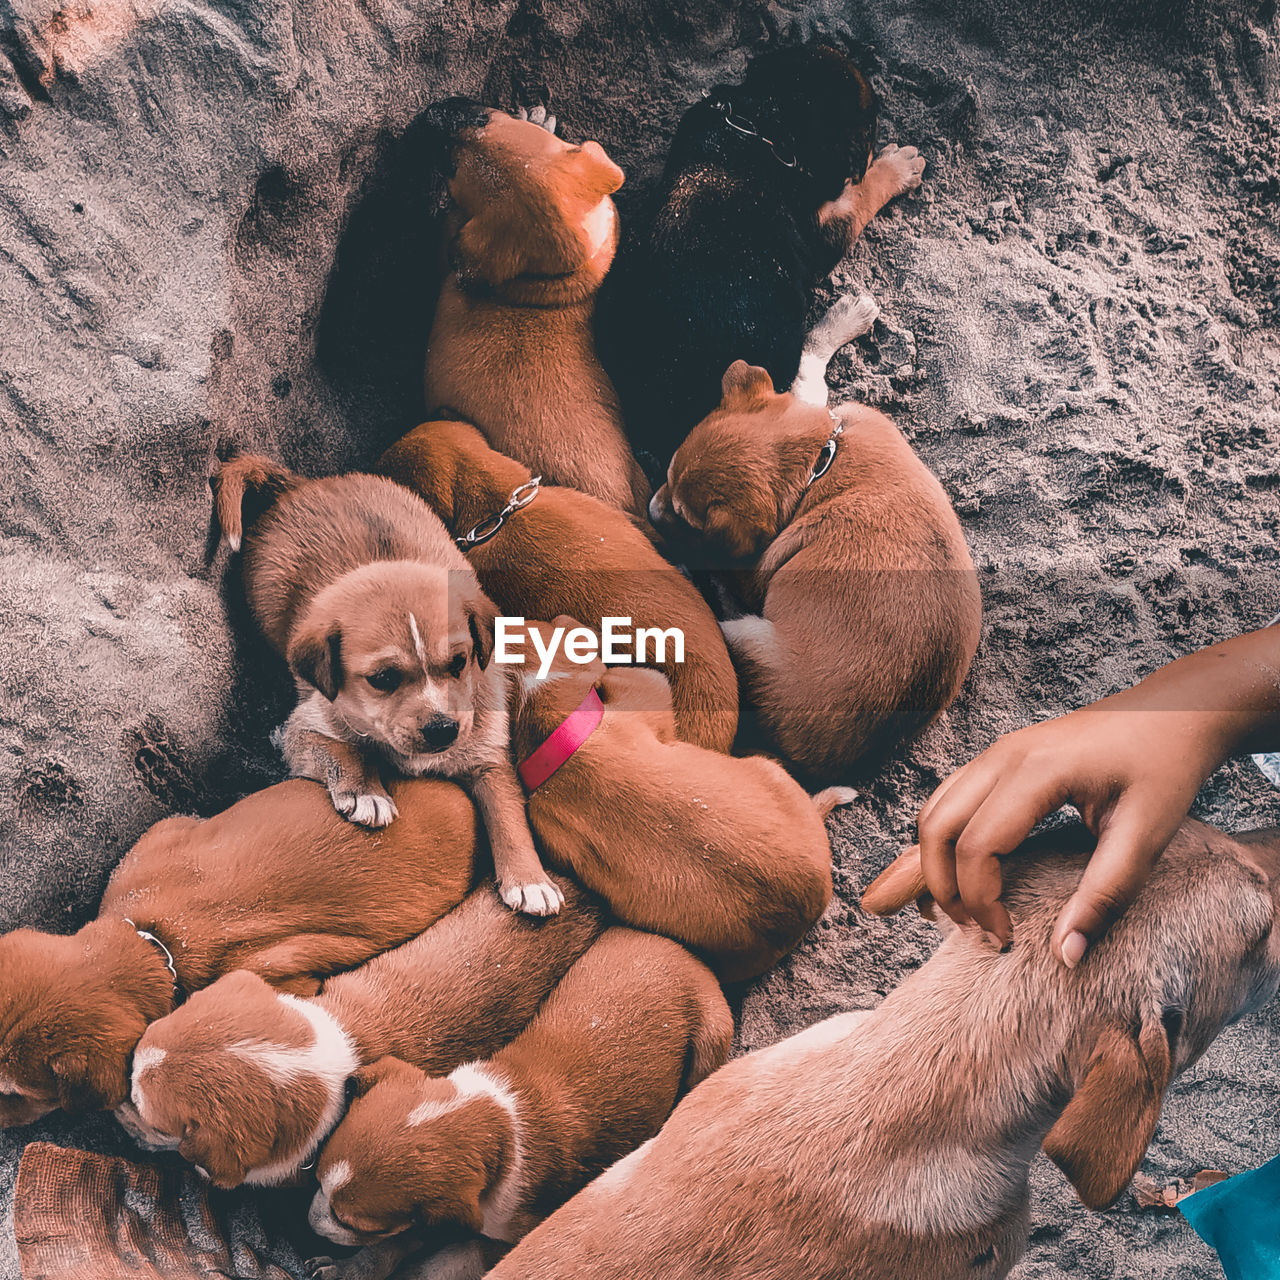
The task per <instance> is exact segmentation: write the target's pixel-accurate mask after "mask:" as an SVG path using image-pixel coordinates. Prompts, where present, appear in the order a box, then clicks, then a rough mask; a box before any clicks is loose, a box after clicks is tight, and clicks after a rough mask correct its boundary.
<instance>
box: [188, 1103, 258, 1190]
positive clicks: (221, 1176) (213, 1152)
mask: <svg viewBox="0 0 1280 1280" xmlns="http://www.w3.org/2000/svg"><path fill="white" fill-rule="evenodd" d="M178 1154H179V1155H180V1156H181V1157H182V1158H183V1159H184V1160H186V1161H187V1163H188V1164H194V1165H197V1166H198V1167H199V1168H201V1169H203V1170H204V1172H205V1173H206V1174H208V1176H209V1181H210V1182H212V1183H213V1185H214V1186H215V1187H219V1188H221V1189H222V1190H225V1191H230V1190H231V1188H232V1187H238V1186H240V1185H241V1184H242V1183H243V1182H244V1180H245V1177H246V1176H247V1175H248V1173H249V1169H250V1167H251V1166H250V1165H248V1164H246V1163H245V1156H244V1154H243V1153H242V1152H240V1151H238V1150H237V1149H236V1144H235V1143H233V1142H229V1141H225V1140H223V1141H219V1140H218V1135H217V1134H215V1135H213V1138H212V1140H211V1139H210V1136H209V1135H208V1134H207V1133H206V1132H205V1131H204V1129H203V1128H202V1127H201V1125H200V1122H199V1121H198V1120H188V1121H187V1123H186V1124H185V1125H183V1128H182V1141H181V1142H179V1143H178Z"/></svg>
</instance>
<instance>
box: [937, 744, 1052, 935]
mask: <svg viewBox="0 0 1280 1280" xmlns="http://www.w3.org/2000/svg"><path fill="white" fill-rule="evenodd" d="M1066 800H1067V795H1066V792H1065V790H1064V788H1063V787H1062V786H1061V785H1060V784H1058V783H1056V782H1054V781H1052V780H1050V781H1047V782H1046V780H1045V774H1044V772H1043V770H1039V769H1035V770H1029V769H1027V768H1022V769H1019V770H1016V771H1015V772H1014V773H1013V775H1012V776H1011V777H1008V778H1001V779H1000V780H999V781H998V782H997V783H996V785H995V786H994V787H993V788H992V789H991V791H990V792H989V793H988V794H987V797H986V799H985V800H983V802H982V804H981V805H980V806H979V807H978V809H977V811H976V812H975V813H974V814H973V816H972V817H971V818H970V819H969V822H968V823H967V825H966V826H965V829H964V831H963V832H962V833H961V835H960V838H959V839H958V840H957V841H956V880H957V883H958V885H959V890H960V901H961V903H962V904H963V906H964V909H965V910H966V911H967V912H968V913H969V914H970V916H972V917H973V919H974V920H975V921H976V922H977V923H978V924H979V925H981V926H982V928H984V929H985V930H986V931H987V932H988V933H992V934H995V936H996V937H997V938H998V939H999V942H1000V945H1001V946H1005V945H1007V944H1008V943H1009V942H1011V941H1012V940H1013V928H1012V925H1011V923H1010V920H1009V913H1008V911H1007V910H1006V909H1005V906H1004V904H1003V903H1002V902H1001V901H1000V895H1001V892H1002V890H1003V888H1004V882H1003V877H1002V873H1001V867H1000V859H1001V858H1003V857H1006V856H1007V855H1008V854H1011V853H1012V852H1013V851H1014V850H1015V849H1016V848H1018V846H1019V845H1021V844H1022V842H1023V841H1024V840H1025V839H1026V838H1027V837H1028V836H1029V835H1030V834H1031V829H1032V828H1033V827H1034V826H1035V825H1036V823H1037V822H1039V821H1040V820H1041V819H1043V818H1045V817H1047V816H1048V815H1049V814H1051V813H1053V812H1055V811H1056V810H1058V809H1060V808H1061V807H1062V806H1063V804H1065V803H1066Z"/></svg>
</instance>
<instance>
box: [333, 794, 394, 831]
mask: <svg viewBox="0 0 1280 1280" xmlns="http://www.w3.org/2000/svg"><path fill="white" fill-rule="evenodd" d="M330 794H331V795H332V796H333V807H334V808H335V809H336V810H337V811H338V812H339V813H340V814H342V816H343V817H344V818H346V819H348V821H350V822H354V823H355V824H356V825H357V826H360V827H388V826H390V825H391V824H392V823H393V822H394V821H395V820H396V818H397V817H398V816H399V810H398V809H397V808H396V806H395V804H394V803H393V802H392V799H391V797H390V796H386V795H373V794H370V793H357V792H354V791H334V792H331V793H330Z"/></svg>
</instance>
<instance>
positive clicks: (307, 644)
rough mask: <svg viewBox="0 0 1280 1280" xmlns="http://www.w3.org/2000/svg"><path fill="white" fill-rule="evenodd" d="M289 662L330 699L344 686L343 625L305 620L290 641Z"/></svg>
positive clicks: (298, 672)
mask: <svg viewBox="0 0 1280 1280" xmlns="http://www.w3.org/2000/svg"><path fill="white" fill-rule="evenodd" d="M288 660H289V666H290V667H291V668H292V669H293V670H294V671H295V672H296V673H297V674H298V675H299V676H301V677H302V679H304V680H305V681H306V682H307V683H308V684H310V685H314V686H315V687H316V688H317V689H319V690H320V692H321V693H322V694H324V696H325V697H326V698H328V699H329V701H330V702H332V701H333V700H334V698H336V697H337V696H338V690H339V689H340V688H342V628H341V627H339V626H338V624H337V623H336V622H330V623H327V624H324V625H321V624H319V623H310V622H309V620H304V622H303V623H302V625H301V626H300V627H299V629H298V631H297V633H296V634H295V635H294V637H293V639H292V640H291V641H290V643H289V653H288Z"/></svg>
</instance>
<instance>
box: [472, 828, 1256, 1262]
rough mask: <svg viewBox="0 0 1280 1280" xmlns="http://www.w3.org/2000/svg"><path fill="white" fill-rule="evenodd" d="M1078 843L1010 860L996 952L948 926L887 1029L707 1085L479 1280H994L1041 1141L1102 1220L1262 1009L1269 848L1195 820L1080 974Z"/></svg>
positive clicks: (829, 1041)
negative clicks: (1059, 923) (1189, 1083)
mask: <svg viewBox="0 0 1280 1280" xmlns="http://www.w3.org/2000/svg"><path fill="white" fill-rule="evenodd" d="M1089 843H1090V842H1089V841H1088V838H1087V836H1086V835H1085V834H1084V833H1083V832H1082V831H1081V829H1079V828H1075V829H1067V830H1063V829H1057V830H1054V831H1050V832H1047V833H1045V835H1043V836H1042V837H1040V838H1037V839H1035V840H1032V841H1030V842H1028V844H1027V845H1025V846H1024V847H1023V850H1022V851H1021V854H1020V856H1018V857H1015V858H1013V859H1010V860H1006V863H1005V868H1004V870H1005V876H1006V880H1005V883H1006V887H1007V902H1008V905H1009V908H1010V911H1011V914H1012V915H1013V918H1014V925H1015V930H1014V931H1015V937H1016V941H1015V943H1014V945H1013V948H1012V950H1011V951H1009V952H1008V953H1007V954H1004V955H1001V954H999V953H997V952H996V950H995V949H994V948H992V947H991V946H990V945H989V944H988V943H987V941H986V940H985V939H984V937H983V936H982V934H981V932H980V931H979V930H978V929H976V928H972V927H971V928H967V929H964V930H957V929H955V927H954V926H951V925H950V922H949V921H944V927H946V929H947V932H948V933H949V937H948V938H947V940H946V941H945V942H944V944H943V945H942V947H941V948H940V949H939V950H938V951H937V953H936V954H935V955H934V957H933V958H932V959H931V960H930V961H929V962H928V963H927V964H926V965H924V966H923V968H921V969H919V970H918V971H917V972H916V973H914V974H913V975H912V976H911V977H910V978H908V979H907V981H906V982H904V983H903V984H902V985H901V986H900V987H898V988H897V989H896V990H895V991H893V992H892V993H891V994H890V995H889V997H888V998H887V999H886V1000H885V1001H884V1003H883V1004H881V1005H880V1007H879V1008H878V1009H876V1010H874V1011H872V1012H869V1013H853V1014H843V1015H841V1016H838V1017H835V1018H831V1019H828V1020H827V1021H826V1022H822V1023H819V1024H818V1025H817V1026H815V1027H811V1028H810V1029H809V1030H808V1031H804V1032H802V1033H801V1034H799V1035H797V1036H792V1037H791V1038H790V1039H788V1040H784V1041H782V1042H781V1043H780V1044H777V1045H774V1046H773V1047H772V1048H770V1049H765V1050H763V1051H761V1052H759V1053H753V1054H749V1055H748V1056H746V1057H744V1058H740V1059H738V1060H737V1061H736V1062H733V1063H731V1064H730V1065H729V1066H727V1067H725V1068H724V1069H723V1070H722V1071H718V1072H716V1074H715V1075H714V1076H712V1077H711V1079H710V1080H708V1081H706V1082H705V1083H704V1084H702V1085H700V1086H699V1087H698V1088H697V1089H695V1090H694V1091H693V1093H691V1094H690V1095H689V1097H688V1098H686V1099H685V1101H684V1102H683V1103H681V1105H680V1106H679V1107H678V1108H677V1109H676V1112H675V1114H674V1115H673V1116H672V1117H671V1119H670V1120H669V1121H668V1122H667V1124H666V1125H665V1127H664V1128H663V1130H662V1132H661V1133H660V1134H659V1135H658V1136H657V1138H655V1139H654V1140H653V1141H652V1142H651V1143H649V1144H648V1145H647V1146H645V1147H642V1148H641V1149H640V1150H639V1151H638V1152H636V1153H634V1154H633V1155H631V1156H628V1157H627V1158H626V1159H625V1160H623V1161H621V1162H620V1163H618V1164H617V1165H615V1166H614V1167H613V1168H612V1169H610V1170H609V1171H608V1172H607V1173H606V1174H604V1176H603V1177H601V1178H598V1179H597V1180H596V1181H595V1182H594V1183H593V1184H592V1185H591V1186H589V1187H588V1188H587V1189H586V1190H585V1191H583V1192H581V1193H580V1194H579V1195H578V1196H576V1197H575V1198H574V1199H573V1200H571V1201H570V1202H569V1203H568V1204H567V1205H565V1206H564V1208H563V1209H561V1210H560V1211H559V1212H558V1213H556V1214H554V1215H553V1216H552V1217H551V1218H549V1219H548V1220H547V1221H546V1222H545V1223H544V1224H543V1225H542V1226H540V1227H538V1228H537V1229H536V1230H535V1231H534V1232H533V1233H532V1234H531V1235H529V1236H528V1237H527V1238H526V1239H525V1240H524V1241H523V1242H522V1243H521V1244H520V1245H518V1246H517V1247H516V1248H515V1250H513V1251H512V1253H511V1254H509V1255H508V1257H507V1258H506V1260H505V1261H503V1262H502V1263H500V1264H499V1266H498V1267H497V1268H496V1269H495V1270H494V1271H493V1272H492V1273H491V1274H492V1277H493V1280H516V1278H517V1277H519V1280H551V1278H552V1277H555V1278H556V1280H559V1278H560V1277H566V1276H572V1277H573V1278H574V1280H636V1277H639V1276H645V1277H648V1276H661V1277H662V1278H663V1280H695V1278H697V1280H701V1278H702V1277H708V1276H715V1277H716V1280H748V1278H749V1280H796V1277H797V1276H803V1277H804V1278H805V1280H844V1277H847V1276H858V1277H860V1278H861V1280H901V1278H902V1277H908V1276H910V1277H916V1276H928V1277H930V1278H931V1280H974V1278H977V1280H1000V1278H1001V1277H1003V1276H1006V1275H1008V1273H1009V1271H1010V1269H1011V1268H1012V1267H1013V1265H1014V1264H1015V1263H1016V1262H1017V1260H1018V1258H1019V1256H1020V1255H1021V1253H1022V1250H1023V1248H1024V1247H1025V1244H1026V1239H1027V1231H1028V1217H1029V1213H1028V1201H1029V1191H1028V1173H1029V1170H1030V1166H1031V1163H1032V1161H1033V1160H1034V1159H1035V1156H1036V1152H1037V1151H1038V1150H1039V1148H1040V1145H1041V1142H1042V1141H1043V1143H1044V1147H1045V1150H1046V1151H1047V1152H1048V1154H1049V1155H1050V1156H1052V1158H1053V1159H1054V1160H1055V1161H1057V1163H1058V1164H1059V1165H1060V1166H1061V1167H1062V1169H1063V1170H1064V1172H1065V1173H1066V1174H1067V1176H1068V1178H1070V1180H1071V1182H1072V1183H1073V1185H1074V1186H1075V1188H1076V1190H1077V1191H1078V1192H1079V1193H1080V1197H1081V1199H1082V1200H1083V1201H1084V1202H1085V1203H1086V1204H1087V1205H1089V1206H1090V1207H1093V1208H1100V1207H1103V1206H1105V1205H1107V1204H1109V1203H1110V1202H1111V1201H1112V1200H1114V1199H1115V1197H1116V1196H1118V1195H1119V1194H1120V1192H1121V1191H1123V1189H1124V1187H1125V1186H1126V1184H1127V1183H1128V1181H1129V1179H1130V1178H1131V1177H1132V1175H1133V1172H1134V1170H1135V1169H1136V1168H1137V1166H1138V1164H1139V1163H1140V1162H1141V1160H1142V1157H1143V1153H1144V1152H1145V1151H1146V1148H1147V1144H1148V1143H1149V1142H1150V1140H1151V1137H1152V1135H1153V1133H1154V1132H1155V1128H1156V1123H1157V1121H1158V1119H1159V1116H1160V1107H1161V1102H1162V1099H1163V1096H1164V1093H1165V1090H1166V1089H1167V1088H1168V1086H1169V1084H1170V1083H1171V1081H1172V1080H1173V1079H1174V1077H1176V1076H1177V1075H1178V1073H1179V1072H1181V1071H1183V1070H1185V1069H1186V1068H1187V1067H1188V1066H1190V1065H1191V1063H1193V1062H1195V1061H1196V1059H1197V1058H1198V1057H1199V1056H1200V1055H1201V1054H1202V1053H1203V1052H1204V1051H1205V1049H1206V1048H1207V1047H1208V1045H1209V1044H1210V1043H1211V1042H1212V1040H1213V1039H1214V1037H1215V1036H1216V1035H1217V1034H1218V1033H1219V1032H1220V1031H1221V1030H1222V1029H1223V1027H1224V1026H1225V1025H1227V1024H1228V1023H1229V1022H1231V1021H1234V1020H1235V1019H1236V1018H1238V1017H1240V1016H1242V1015H1243V1014H1245V1013H1247V1012H1249V1011H1250V1010H1252V1009H1256V1008H1258V1007H1259V1006H1260V1005H1262V1004H1263V1003H1264V1002H1265V1001H1267V1000H1269V999H1270V998H1271V997H1272V996H1273V995H1274V994H1275V991H1276V987H1277V984H1278V983H1280V929H1277V928H1276V920H1277V913H1278V911H1280V831H1270V832H1266V833H1259V834H1258V835H1257V836H1245V837H1241V838H1240V839H1233V838H1232V837H1230V836H1226V835H1223V834H1222V833H1221V832H1219V831H1214V830H1212V829H1211V828H1208V827H1205V826H1202V825H1201V824H1199V823H1196V822H1187V823H1185V824H1184V825H1183V827H1182V829H1181V832H1180V833H1179V835H1178V836H1177V837H1176V838H1175V840H1174V842H1173V844H1171V845H1170V846H1169V849H1168V851H1167V852H1166V853H1165V854H1164V856H1163V857H1162V858H1161V860H1160V862H1159V863H1158V864H1157V865H1156V869H1155V871H1154V872H1153V873H1152V876H1151V879H1150V880H1149V881H1148V882H1147V884H1146V886H1145V887H1144V888H1143V890H1142V891H1141V893H1140V894H1139V896H1138V898H1137V900H1136V902H1135V903H1134V905H1133V906H1132V907H1131V908H1130V909H1129V911H1128V912H1127V913H1126V914H1125V916H1124V917H1123V919H1121V920H1120V921H1119V922H1118V923H1117V924H1116V925H1115V927H1114V928H1113V929H1112V931H1111V932H1110V933H1109V934H1108V935H1107V937H1106V939H1105V940H1104V941H1103V942H1101V943H1098V944H1096V945H1095V946H1094V947H1093V948H1091V949H1090V951H1089V954H1088V955H1087V956H1086V957H1085V960H1084V962H1083V964H1081V965H1080V966H1079V967H1078V968H1077V969H1074V970H1068V969H1066V968H1064V967H1063V965H1061V964H1060V963H1059V962H1058V961H1057V960H1056V959H1055V958H1054V956H1053V954H1052V952H1051V951H1050V949H1049V938H1050V935H1051V931H1052V928H1053V924H1054V921H1055V920H1056V918H1057V915H1058V912H1059V911H1060V910H1061V909H1062V906H1063V904H1064V903H1065V902H1066V900H1067V898H1068V897H1069V895H1070V893H1071V891H1072V890H1073V889H1074V888H1075V887H1076V884H1077V883H1078V881H1079V877H1080V873H1081V871H1082V869H1083V867H1084V865H1085V862H1086V860H1087V852H1086V850H1087V849H1088V847H1089ZM800 1260H802V1261H800Z"/></svg>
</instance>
